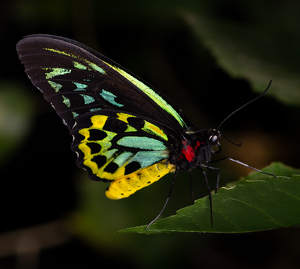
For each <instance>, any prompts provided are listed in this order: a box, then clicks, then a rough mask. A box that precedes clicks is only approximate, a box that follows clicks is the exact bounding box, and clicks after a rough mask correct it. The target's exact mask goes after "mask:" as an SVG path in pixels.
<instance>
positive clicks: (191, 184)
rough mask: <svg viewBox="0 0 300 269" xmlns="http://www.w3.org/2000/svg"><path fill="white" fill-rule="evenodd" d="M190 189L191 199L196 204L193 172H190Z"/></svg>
mask: <svg viewBox="0 0 300 269" xmlns="http://www.w3.org/2000/svg"><path fill="white" fill-rule="evenodd" d="M190 188H191V198H192V203H193V204H194V202H195V198H194V197H195V196H194V188H193V179H192V171H190Z"/></svg>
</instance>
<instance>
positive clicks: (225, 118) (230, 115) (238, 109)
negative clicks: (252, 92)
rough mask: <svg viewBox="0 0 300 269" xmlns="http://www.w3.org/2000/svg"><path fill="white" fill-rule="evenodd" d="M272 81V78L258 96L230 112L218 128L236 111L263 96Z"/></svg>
mask: <svg viewBox="0 0 300 269" xmlns="http://www.w3.org/2000/svg"><path fill="white" fill-rule="evenodd" d="M271 83H272V80H270V82H269V85H268V87H267V88H266V89H265V90H264V91H263V92H262V93H261V94H260V95H258V96H256V97H255V98H254V99H252V100H251V101H249V102H248V103H246V104H244V105H242V106H241V107H239V108H238V109H236V110H234V111H233V112H232V113H230V114H229V115H228V116H227V117H226V118H225V119H224V120H223V121H222V122H221V123H220V124H219V126H218V128H217V130H219V128H220V127H221V125H222V124H223V123H224V122H225V121H226V120H228V119H229V118H230V117H231V116H232V115H233V114H235V113H236V112H238V111H239V110H241V109H242V108H244V107H245V106H247V105H249V104H251V103H252V102H254V101H255V100H257V99H258V98H260V97H262V96H263V95H264V94H265V93H266V92H267V91H268V90H269V88H270V86H271Z"/></svg>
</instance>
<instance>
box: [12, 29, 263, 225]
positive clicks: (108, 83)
mask: <svg viewBox="0 0 300 269" xmlns="http://www.w3.org/2000/svg"><path fill="white" fill-rule="evenodd" d="M17 52H18V55H19V58H20V60H21V62H22V63H23V65H24V66H25V72H26V74H27V75H28V77H29V78H30V80H31V82H32V84H33V85H34V86H35V87H37V88H38V89H39V90H40V91H41V92H42V93H43V95H44V97H45V99H46V100H47V101H48V102H49V103H50V104H51V105H52V107H53V108H54V109H55V111H56V113H57V114H58V116H59V117H61V119H62V121H63V123H64V124H65V125H66V126H67V127H68V129H69V132H70V134H71V135H72V137H73V141H72V145H71V149H72V150H73V151H74V152H75V153H76V154H77V166H79V167H81V168H83V169H85V170H86V171H87V172H88V176H89V178H90V179H92V180H96V181H104V182H109V183H110V185H109V187H108V188H107V190H106V192H105V194H106V196H107V197H108V198H110V199H121V198H125V197H128V196H130V195H132V194H133V193H135V192H136V191H138V190H140V189H142V188H144V187H147V186H149V185H150V184H152V183H154V182H156V181H157V180H159V179H160V178H162V177H163V176H164V175H166V174H168V173H171V172H174V173H175V174H174V177H173V181H172V185H171V188H170V192H169V196H168V198H167V201H166V203H165V204H164V207H163V209H162V211H161V212H160V214H159V215H158V216H157V217H156V218H155V219H154V220H153V221H152V222H151V223H150V224H152V223H153V222H154V221H156V220H157V218H158V217H159V216H160V215H161V213H162V212H163V210H164V208H165V206H166V204H167V202H168V199H169V197H170V195H171V192H172V188H173V185H174V182H175V178H176V175H177V172H178V171H179V170H184V171H190V170H191V169H193V168H198V169H200V170H201V171H202V172H203V175H204V178H205V181H206V185H207V189H208V193H209V198H210V209H211V219H212V198H211V194H210V188H209V184H208V182H207V178H206V170H207V169H217V170H218V168H214V167H212V166H211V165H210V163H211V158H212V154H216V153H219V152H220V151H221V145H220V142H219V141H220V139H221V134H220V131H219V127H220V125H221V124H222V123H223V122H224V121H223V122H222V123H221V124H220V125H219V127H218V128H216V129H200V130H197V129H196V128H195V127H194V125H193V124H192V123H191V122H190V121H189V119H188V118H187V117H186V116H185V115H184V114H183V112H182V111H181V110H180V109H179V108H178V107H177V106H176V105H175V104H174V103H173V102H172V101H171V100H170V99H169V98H167V97H166V96H164V95H163V94H162V93H160V92H159V91H158V90H156V89H155V88H154V87H153V86H152V85H150V84H149V83H147V82H145V81H144V80H142V79H140V78H139V77H137V76H136V75H134V74H133V73H131V72H130V71H128V70H126V69H125V68H123V67H122V66H121V65H119V64H117V63H115V62H114V61H112V60H110V59H109V58H107V57H106V56H104V55H102V54H100V53H98V52H96V51H94V50H93V49H91V48H89V47H87V46H85V45H82V44H80V43H79V42H77V41H74V40H71V39H67V38H64V37H59V36H53V35H45V34H36V35H29V36H26V37H24V38H23V39H22V40H20V41H19V42H18V44H17ZM267 89H268V88H267ZM265 92H266V91H265ZM262 94H264V93H262ZM262 94H261V95H262ZM261 95H260V96H261ZM260 96H258V97H260ZM258 97H257V98H258ZM255 99H256V98H255ZM252 101H253V100H252ZM252 101H251V102H252ZM249 103H250V102H249ZM247 104H248V103H247ZM247 104H246V105H247ZM244 106H245V105H244ZM244 106H243V107H244ZM241 108H242V107H241ZM241 108H239V109H241ZM239 109H237V110H236V111H238V110H239ZM236 111H234V112H233V113H235V112H236ZM233 113H232V114H233ZM230 116H231V115H230ZM227 118H228V117H227ZM227 118H226V119H227ZM226 119H225V120H226ZM225 158H227V159H230V160H231V161H234V162H237V163H240V164H242V165H245V166H247V167H249V168H252V167H250V166H248V165H246V164H244V163H242V162H240V161H237V160H233V159H231V158H228V157H225ZM223 159H224V158H223ZM252 169H254V170H257V169H255V168H252ZM257 171H260V170H257ZM218 182H219V173H218V176H217V187H216V190H217V189H218ZM150 224H149V225H150ZM149 225H148V227H149Z"/></svg>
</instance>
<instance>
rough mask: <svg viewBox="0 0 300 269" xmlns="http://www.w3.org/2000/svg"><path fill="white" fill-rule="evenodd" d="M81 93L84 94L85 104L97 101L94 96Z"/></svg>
mask: <svg viewBox="0 0 300 269" xmlns="http://www.w3.org/2000/svg"><path fill="white" fill-rule="evenodd" d="M80 95H81V96H82V98H83V100H84V104H85V105H88V104H91V103H94V102H95V99H94V97H92V96H90V95H86V94H80Z"/></svg>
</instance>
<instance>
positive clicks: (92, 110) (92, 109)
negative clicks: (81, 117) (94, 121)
mask: <svg viewBox="0 0 300 269" xmlns="http://www.w3.org/2000/svg"><path fill="white" fill-rule="evenodd" d="M98 110H101V108H100V107H95V108H91V109H90V112H94V111H98Z"/></svg>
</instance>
